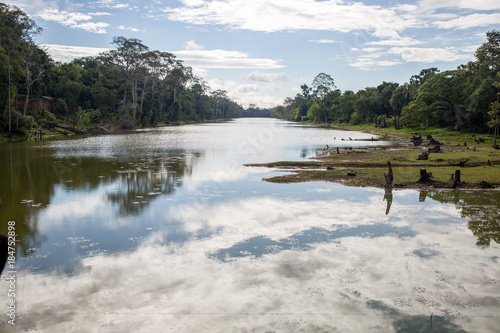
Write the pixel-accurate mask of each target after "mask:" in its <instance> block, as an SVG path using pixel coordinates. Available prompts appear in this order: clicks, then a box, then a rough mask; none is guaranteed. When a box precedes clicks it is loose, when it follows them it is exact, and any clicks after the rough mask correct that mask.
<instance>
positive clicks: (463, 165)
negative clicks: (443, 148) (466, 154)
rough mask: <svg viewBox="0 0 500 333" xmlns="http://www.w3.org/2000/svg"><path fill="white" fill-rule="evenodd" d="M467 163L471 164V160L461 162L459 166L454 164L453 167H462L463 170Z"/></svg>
mask: <svg viewBox="0 0 500 333" xmlns="http://www.w3.org/2000/svg"><path fill="white" fill-rule="evenodd" d="M467 162H469V160H468V159H467V160H465V161H460V162H459V163H457V164H453V165H452V166H457V167H461V168H463V167H465V163H467Z"/></svg>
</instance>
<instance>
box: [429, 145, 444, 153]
mask: <svg viewBox="0 0 500 333" xmlns="http://www.w3.org/2000/svg"><path fill="white" fill-rule="evenodd" d="M440 151H441V146H434V147H432V148H429V149H427V153H429V154H430V153H439V152H440Z"/></svg>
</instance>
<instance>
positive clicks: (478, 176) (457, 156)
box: [252, 136, 500, 188]
mask: <svg viewBox="0 0 500 333" xmlns="http://www.w3.org/2000/svg"><path fill="white" fill-rule="evenodd" d="M462 138H463V137H460V140H461V139H462ZM435 139H437V140H439V141H441V142H443V143H445V144H444V145H443V146H442V152H439V153H431V154H430V155H429V159H428V160H423V161H422V160H417V157H418V155H420V154H422V152H424V151H425V150H426V149H427V147H425V146H423V147H411V146H407V148H394V147H391V148H387V149H380V148H379V149H357V150H352V151H348V150H341V153H340V154H337V153H336V151H331V153H330V155H329V156H325V157H321V158H317V159H316V160H314V161H313V160H311V161H305V162H287V161H282V162H274V163H267V164H258V165H252V166H267V167H273V168H280V169H290V170H293V171H292V173H288V174H285V175H282V176H278V177H273V178H270V179H268V181H270V182H280V183H292V182H304V181H331V182H338V183H342V184H345V185H352V186H376V187H383V186H384V184H385V180H384V173H387V172H388V171H387V162H388V161H390V162H391V165H392V166H393V172H394V186H395V187H419V188H420V187H426V186H427V187H429V186H434V187H441V188H446V187H451V186H452V185H453V184H454V182H453V181H451V180H450V176H451V175H452V174H454V173H455V171H456V170H460V171H461V181H462V183H461V184H460V187H464V188H479V187H482V186H483V185H484V182H486V183H488V184H492V185H494V186H497V187H498V186H500V150H497V149H494V148H493V147H491V145H487V144H486V143H481V144H479V145H477V144H476V149H475V150H474V149H473V147H474V146H473V145H469V144H468V148H469V149H467V147H464V146H463V142H462V143H461V144H460V145H459V143H457V142H456V141H455V142H453V141H450V142H448V141H445V140H442V138H441V137H438V136H435ZM474 143H475V142H474ZM464 161H467V162H466V163H465V164H464V167H461V166H459V163H460V162H464ZM420 169H426V171H427V172H431V173H432V175H433V178H431V180H432V181H431V182H430V183H428V184H420V183H417V181H418V179H419V175H420ZM351 170H352V171H355V172H356V176H355V177H352V176H348V175H347V172H348V171H351Z"/></svg>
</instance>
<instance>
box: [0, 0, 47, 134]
mask: <svg viewBox="0 0 500 333" xmlns="http://www.w3.org/2000/svg"><path fill="white" fill-rule="evenodd" d="M38 29H39V28H38V27H37V26H36V24H35V22H34V21H33V20H32V19H30V18H29V16H28V15H26V14H25V13H24V12H22V11H21V10H20V9H19V8H17V7H16V6H11V5H6V4H4V3H0V44H1V45H2V47H3V48H4V50H6V53H7V72H8V75H7V76H8V88H7V89H8V90H7V107H6V110H8V112H9V120H8V123H9V125H8V126H9V131H8V133H9V137H10V136H12V87H13V86H12V68H11V65H12V64H11V63H12V56H13V53H15V52H16V51H17V48H18V46H19V45H20V44H21V43H23V42H26V41H27V40H29V38H30V37H31V36H33V35H34V34H35V32H36V31H37V30H38Z"/></svg>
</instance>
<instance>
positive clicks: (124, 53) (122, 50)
mask: <svg viewBox="0 0 500 333" xmlns="http://www.w3.org/2000/svg"><path fill="white" fill-rule="evenodd" d="M112 44H113V45H115V46H116V50H111V51H108V52H106V53H104V54H103V55H102V58H103V59H105V60H106V61H108V62H109V63H110V64H112V65H115V66H117V67H119V68H121V69H122V70H123V71H124V72H125V82H124V85H125V86H124V89H123V90H124V92H123V102H122V112H123V110H125V106H126V104H127V103H126V102H127V90H128V87H129V86H130V85H131V84H132V83H133V85H132V90H133V91H132V96H133V97H132V99H133V118H134V119H135V112H136V107H137V76H138V75H139V73H141V69H142V67H143V66H144V65H145V64H146V63H147V60H148V55H146V52H147V51H148V50H149V48H148V47H147V46H146V45H144V44H143V43H142V41H141V40H139V39H136V38H130V39H127V38H125V37H113V42H112Z"/></svg>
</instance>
